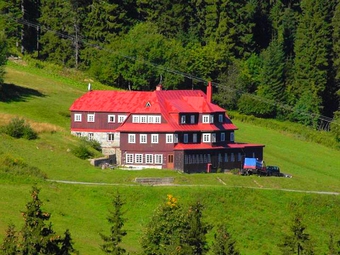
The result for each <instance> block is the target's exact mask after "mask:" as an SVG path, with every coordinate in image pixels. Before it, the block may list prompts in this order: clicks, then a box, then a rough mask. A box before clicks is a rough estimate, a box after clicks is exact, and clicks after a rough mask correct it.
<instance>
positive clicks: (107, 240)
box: [100, 193, 126, 255]
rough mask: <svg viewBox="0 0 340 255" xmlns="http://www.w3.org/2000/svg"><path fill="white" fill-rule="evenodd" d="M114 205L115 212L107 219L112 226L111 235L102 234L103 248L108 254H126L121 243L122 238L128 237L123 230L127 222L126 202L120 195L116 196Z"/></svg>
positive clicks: (111, 212)
mask: <svg viewBox="0 0 340 255" xmlns="http://www.w3.org/2000/svg"><path fill="white" fill-rule="evenodd" d="M112 205H113V210H112V211H110V215H109V216H108V218H107V220H108V222H109V223H110V224H111V228H110V235H108V236H107V235H104V234H100V236H101V238H102V239H103V241H104V244H103V245H101V248H102V250H103V251H104V252H105V253H107V254H115V255H119V254H125V253H126V252H125V249H123V248H122V247H120V243H121V241H122V238H123V237H124V236H125V235H126V231H125V230H124V229H123V227H124V221H125V220H124V218H123V212H122V207H123V205H124V202H123V200H122V197H121V195H120V194H119V193H117V194H115V196H114V198H113V200H112Z"/></svg>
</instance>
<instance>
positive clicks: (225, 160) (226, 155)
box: [224, 153, 228, 162]
mask: <svg viewBox="0 0 340 255" xmlns="http://www.w3.org/2000/svg"><path fill="white" fill-rule="evenodd" d="M224 162H228V153H224Z"/></svg>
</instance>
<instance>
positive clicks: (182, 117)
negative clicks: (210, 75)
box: [181, 115, 186, 124]
mask: <svg viewBox="0 0 340 255" xmlns="http://www.w3.org/2000/svg"><path fill="white" fill-rule="evenodd" d="M185 122H186V116H185V115H182V116H181V124H185Z"/></svg>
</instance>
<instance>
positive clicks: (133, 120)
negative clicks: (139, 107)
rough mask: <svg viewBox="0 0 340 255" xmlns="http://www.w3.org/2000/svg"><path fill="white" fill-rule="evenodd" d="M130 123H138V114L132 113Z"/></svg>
mask: <svg viewBox="0 0 340 255" xmlns="http://www.w3.org/2000/svg"><path fill="white" fill-rule="evenodd" d="M132 123H139V115H132Z"/></svg>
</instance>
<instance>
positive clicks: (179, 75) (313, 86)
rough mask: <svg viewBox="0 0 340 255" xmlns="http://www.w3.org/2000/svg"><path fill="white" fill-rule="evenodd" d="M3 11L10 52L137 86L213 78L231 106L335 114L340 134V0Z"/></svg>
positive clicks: (33, 0)
mask: <svg viewBox="0 0 340 255" xmlns="http://www.w3.org/2000/svg"><path fill="white" fill-rule="evenodd" d="M0 12H1V18H0V27H1V28H2V29H1V30H2V31H4V34H5V41H6V44H7V48H8V56H19V57H23V58H27V59H28V58H29V59H30V60H31V61H35V60H39V61H45V62H48V63H52V64H55V65H58V66H63V67H66V68H76V69H79V70H83V71H86V72H88V73H89V74H91V75H92V76H93V77H94V78H95V79H97V80H98V81H100V82H102V83H105V84H108V85H111V86H113V87H115V88H121V89H129V90H154V89H155V86H156V85H157V84H159V83H161V84H162V85H163V87H164V88H165V89H202V90H204V91H205V86H206V84H207V81H212V82H213V85H214V101H215V102H216V103H218V104H219V105H221V106H223V107H225V108H226V109H228V110H238V111H239V112H241V113H245V114H251V115H254V116H257V117H262V118H275V119H280V120H290V121H295V122H299V123H302V124H305V125H310V126H313V127H318V125H319V124H318V123H319V122H320V120H325V121H326V122H327V123H329V122H331V120H332V119H333V124H334V123H335V125H333V128H332V125H331V126H330V128H331V129H333V130H335V131H336V132H338V133H340V131H339V129H340V128H339V124H338V123H339V119H340V110H339V101H340V92H339V91H340V85H339V84H340V83H339V80H340V58H339V55H340V3H339V1H337V0H215V1H212V0H187V1H183V0H175V1H170V0H162V1H161V0H154V1H147V0H124V1H122V0H11V1H8V0H0ZM37 65H39V64H38V62H37ZM326 129H327V130H329V126H327V127H326ZM336 138H337V139H338V140H340V134H337V135H336Z"/></svg>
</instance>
